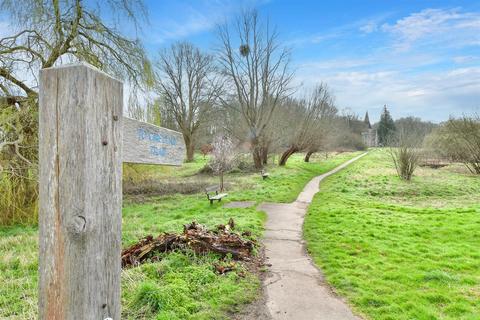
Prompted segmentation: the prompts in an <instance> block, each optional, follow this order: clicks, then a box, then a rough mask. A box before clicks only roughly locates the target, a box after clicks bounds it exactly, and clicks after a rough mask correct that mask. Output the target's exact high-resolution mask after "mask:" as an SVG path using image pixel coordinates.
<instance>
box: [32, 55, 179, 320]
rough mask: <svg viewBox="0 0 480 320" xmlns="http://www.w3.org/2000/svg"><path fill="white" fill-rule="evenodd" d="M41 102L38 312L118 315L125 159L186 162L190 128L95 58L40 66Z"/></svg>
mask: <svg viewBox="0 0 480 320" xmlns="http://www.w3.org/2000/svg"><path fill="white" fill-rule="evenodd" d="M39 106H40V109H39V122H40V128H39V162H40V177H39V187H40V203H39V319H45V320H53V319H62V320H63V319H72V320H73V319H85V320H89V319H92V320H93V319H94V320H98V319H102V320H104V319H113V320H117V319H120V273H121V261H120V255H121V226H122V212H121V208H122V162H134V163H152V164H166V165H180V164H181V163H182V162H183V159H184V155H185V145H184V143H183V139H182V136H181V134H180V133H178V132H175V131H171V130H168V129H165V128H160V127H157V126H153V125H150V124H147V123H143V122H140V121H136V120H133V119H129V118H125V117H123V116H122V113H123V84H122V82H120V81H118V80H116V79H114V78H112V77H110V76H109V75H107V74H105V73H103V72H101V71H99V70H97V69H96V68H94V67H92V66H90V65H87V64H76V65H67V66H62V67H55V68H48V69H44V70H42V71H41V72H40V90H39Z"/></svg>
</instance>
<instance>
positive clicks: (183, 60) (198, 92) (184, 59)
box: [156, 42, 221, 162]
mask: <svg viewBox="0 0 480 320" xmlns="http://www.w3.org/2000/svg"><path fill="white" fill-rule="evenodd" d="M215 69H216V67H215V64H214V61H213V58H212V56H210V55H208V54H204V53H202V52H200V50H199V49H198V48H195V47H194V46H193V45H192V44H190V43H187V42H182V43H176V44H173V45H172V46H171V48H170V49H166V50H162V51H161V52H160V55H159V59H158V62H157V63H156V70H157V74H158V89H159V93H160V95H161V97H162V102H163V107H164V108H165V111H166V112H167V113H169V114H171V116H172V118H173V119H175V122H176V124H177V127H178V129H179V130H180V131H181V132H182V135H183V139H184V140H185V145H186V149H187V161H188V162H190V161H193V156H194V152H195V135H196V132H197V130H198V128H199V127H200V125H201V124H202V122H203V121H205V120H207V119H208V113H209V111H210V110H211V108H212V107H213V105H214V103H215V101H216V99H217V97H218V95H219V93H220V92H219V91H220V89H221V85H220V81H219V79H218V77H217V76H216V72H215Z"/></svg>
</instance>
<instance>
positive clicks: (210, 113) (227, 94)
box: [146, 11, 361, 168]
mask: <svg viewBox="0 0 480 320" xmlns="http://www.w3.org/2000/svg"><path fill="white" fill-rule="evenodd" d="M272 30H273V31H272ZM217 37H218V41H219V43H220V45H219V47H218V48H217V49H216V51H215V53H214V54H208V53H204V52H201V51H200V50H199V49H198V48H195V47H194V46H193V45H192V44H189V43H175V44H173V45H172V46H171V48H169V49H164V50H162V51H161V52H160V54H159V56H158V59H157V61H156V63H155V64H154V66H155V67H154V69H155V71H156V75H157V83H158V85H157V90H156V92H157V93H158V95H159V98H158V101H159V103H157V104H155V103H152V104H150V108H154V107H155V106H156V105H160V108H161V111H160V113H161V115H162V119H163V120H164V121H162V125H164V126H170V127H171V128H173V129H176V130H180V131H181V132H182V134H183V137H184V140H185V144H186V146H187V161H192V160H193V155H194V150H195V147H196V146H198V145H199V141H201V140H204V139H202V133H203V136H205V135H206V136H207V139H210V140H211V139H212V135H214V134H215V133H218V132H219V131H222V132H223V133H222V134H224V133H225V134H228V135H230V136H231V137H232V138H235V140H237V141H239V142H240V143H244V145H247V147H248V150H249V151H250V152H251V154H252V159H253V163H254V165H255V167H256V168H261V167H262V166H263V165H264V164H265V163H266V162H267V158H268V155H269V154H270V153H272V152H281V153H282V156H281V158H280V162H279V163H280V165H284V164H285V163H286V162H287V160H288V158H289V157H290V156H291V155H292V154H293V153H295V152H300V151H302V152H306V153H307V157H306V161H308V159H309V157H310V155H311V154H312V153H314V152H316V151H319V150H321V149H325V148H326V147H327V146H333V144H334V141H333V135H332V133H333V132H334V130H333V128H334V126H332V124H333V123H334V122H335V121H338V122H342V121H343V122H348V120H349V119H348V117H343V118H342V117H341V116H339V115H338V110H337V108H336V107H335V105H334V99H333V96H332V94H331V92H330V90H329V89H328V87H327V85H326V84H323V83H321V84H318V85H316V86H315V87H314V88H313V89H312V90H311V92H309V93H304V94H303V95H302V94H301V93H300V90H302V89H301V88H294V86H293V85H292V83H291V82H292V79H293V75H294V74H293V72H292V71H291V68H290V52H289V50H288V49H287V48H286V47H283V46H282V45H281V43H280V41H279V40H278V34H277V33H276V32H275V30H274V29H272V28H271V27H270V26H269V24H268V21H267V22H264V23H262V22H261V21H260V19H259V16H258V14H257V12H255V11H250V12H246V13H244V14H243V15H241V16H240V17H239V18H238V19H237V20H236V22H235V23H234V24H233V25H223V26H220V27H218V28H217ZM293 95H295V96H297V98H293ZM146 114H151V112H146ZM340 126H341V125H340ZM337 127H338V126H337ZM343 127H344V129H347V130H346V132H351V130H349V126H348V125H347V126H346V128H345V126H343ZM337 133H338V132H337ZM356 134H357V135H358V137H357V139H358V140H360V135H359V134H360V132H357V133H356ZM203 142H208V141H203ZM356 145H357V146H360V145H361V143H356Z"/></svg>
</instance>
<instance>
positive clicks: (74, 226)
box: [69, 215, 87, 234]
mask: <svg viewBox="0 0 480 320" xmlns="http://www.w3.org/2000/svg"><path fill="white" fill-rule="evenodd" d="M86 227H87V219H86V218H85V217H84V216H81V215H76V216H74V217H73V218H72V219H71V221H70V224H69V230H70V232H71V233H73V234H81V233H83V232H85V229H86Z"/></svg>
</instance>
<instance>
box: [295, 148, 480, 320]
mask: <svg viewBox="0 0 480 320" xmlns="http://www.w3.org/2000/svg"><path fill="white" fill-rule="evenodd" d="M479 194H480V179H479V177H478V176H472V175H470V174H468V173H467V172H466V171H465V169H464V168H463V167H461V166H456V165H452V166H449V167H446V168H442V169H430V168H419V169H418V170H417V171H416V176H415V177H414V178H413V180H412V182H410V183H408V182H404V181H400V180H399V179H398V178H397V177H396V175H395V170H394V169H393V167H392V164H391V163H390V159H389V157H388V155H387V154H386V152H383V151H380V150H378V151H374V152H372V153H371V154H369V155H367V156H366V157H364V158H362V159H361V160H359V161H358V162H356V163H355V164H353V165H352V166H350V167H349V168H347V169H345V170H343V171H341V172H340V173H338V174H336V175H334V176H332V177H330V178H328V179H327V180H326V181H324V182H322V186H321V192H320V193H319V194H317V196H316V197H315V199H314V201H313V203H312V204H311V206H310V207H309V210H308V215H307V217H306V221H305V227H304V232H305V237H306V240H307V243H308V250H309V252H310V253H311V254H312V256H313V257H314V260H315V262H316V263H317V264H318V265H319V266H320V267H321V268H322V270H323V271H324V273H325V275H326V278H327V280H328V282H329V283H330V284H331V285H332V286H333V287H335V289H336V290H337V292H339V293H340V294H341V295H343V296H345V297H346V298H347V299H348V301H349V302H350V304H352V305H353V307H354V309H356V310H357V311H359V312H360V313H362V314H364V315H366V318H368V319H395V320H396V319H398V320H400V319H471V320H473V319H480V250H479V248H480V231H479V230H480V204H479Z"/></svg>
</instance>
